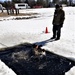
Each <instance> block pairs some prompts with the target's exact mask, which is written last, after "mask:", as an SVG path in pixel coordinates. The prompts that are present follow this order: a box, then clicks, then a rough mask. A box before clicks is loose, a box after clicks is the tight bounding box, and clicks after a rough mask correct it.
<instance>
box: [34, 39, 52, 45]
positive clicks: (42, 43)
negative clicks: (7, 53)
mask: <svg viewBox="0 0 75 75" xmlns="http://www.w3.org/2000/svg"><path fill="white" fill-rule="evenodd" d="M48 42H52V41H51V40H50V39H47V40H44V41H40V42H35V43H34V44H37V45H41V46H44V45H45V44H46V43H48Z"/></svg>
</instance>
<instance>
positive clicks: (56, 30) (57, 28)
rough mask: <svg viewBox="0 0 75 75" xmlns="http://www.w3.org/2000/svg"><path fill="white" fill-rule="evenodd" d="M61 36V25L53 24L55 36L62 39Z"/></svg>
mask: <svg viewBox="0 0 75 75" xmlns="http://www.w3.org/2000/svg"><path fill="white" fill-rule="evenodd" d="M60 36H61V25H54V26H53V37H54V38H57V39H60Z"/></svg>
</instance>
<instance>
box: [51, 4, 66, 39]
mask: <svg viewBox="0 0 75 75" xmlns="http://www.w3.org/2000/svg"><path fill="white" fill-rule="evenodd" d="M64 19H65V12H64V11H63V9H62V6H59V5H58V4H57V5H55V12H54V17H53V22H52V24H53V37H52V38H51V39H55V40H59V39H60V36H61V28H62V27H63V23H64Z"/></svg>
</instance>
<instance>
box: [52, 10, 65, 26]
mask: <svg viewBox="0 0 75 75" xmlns="http://www.w3.org/2000/svg"><path fill="white" fill-rule="evenodd" d="M64 19H65V13H64V11H63V10H62V9H58V10H55V12H54V18H53V22H52V23H53V25H63V22H64Z"/></svg>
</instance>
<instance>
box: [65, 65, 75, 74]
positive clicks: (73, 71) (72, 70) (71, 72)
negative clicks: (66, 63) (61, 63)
mask: <svg viewBox="0 0 75 75" xmlns="http://www.w3.org/2000/svg"><path fill="white" fill-rule="evenodd" d="M65 75H75V66H74V67H73V68H71V69H70V70H69V71H68V72H66V73H65Z"/></svg>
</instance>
